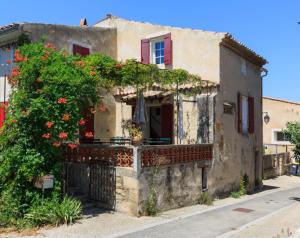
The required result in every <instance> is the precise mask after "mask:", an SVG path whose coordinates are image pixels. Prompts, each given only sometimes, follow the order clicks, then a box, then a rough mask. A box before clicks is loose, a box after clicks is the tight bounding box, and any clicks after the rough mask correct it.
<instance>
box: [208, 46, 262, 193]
mask: <svg viewBox="0 0 300 238" xmlns="http://www.w3.org/2000/svg"><path fill="white" fill-rule="evenodd" d="M220 52H221V54H220V68H221V71H220V75H221V84H220V90H219V93H218V96H217V97H216V101H217V102H216V109H215V110H216V119H215V141H214V160H213V165H212V168H211V170H210V172H209V179H208V181H209V187H210V188H211V189H212V190H214V191H215V193H216V194H218V193H223V192H229V191H230V190H231V189H232V188H234V187H238V185H239V181H240V176H241V175H244V174H247V175H248V176H249V180H250V188H253V186H254V182H255V176H256V178H257V179H260V178H261V174H262V168H261V159H262V116H261V115H262V104H261V78H260V70H259V67H257V66H255V65H253V64H252V63H250V62H248V61H244V60H243V59H242V58H241V57H240V56H239V55H237V54H236V53H234V52H232V51H231V50H229V49H227V48H225V47H224V46H222V45H221V46H220ZM245 63H246V69H247V74H246V75H244V74H243V73H242V65H245ZM238 92H240V93H241V94H243V95H249V96H252V97H254V111H255V112H254V113H255V133H254V134H248V135H242V134H240V133H238V131H237V110H236V108H237V93H238ZM224 102H230V103H233V104H234V105H235V110H234V113H233V114H224V112H223V110H224V109H223V103H224ZM255 158H256V160H257V162H256V165H255ZM255 166H256V167H255ZM255 174H256V175H255Z"/></svg>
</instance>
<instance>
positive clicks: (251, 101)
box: [248, 97, 255, 134]
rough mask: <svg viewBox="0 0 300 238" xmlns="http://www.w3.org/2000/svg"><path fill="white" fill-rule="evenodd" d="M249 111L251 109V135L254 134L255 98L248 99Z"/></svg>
mask: <svg viewBox="0 0 300 238" xmlns="http://www.w3.org/2000/svg"><path fill="white" fill-rule="evenodd" d="M248 109H249V114H248V116H249V130H248V132H249V134H253V133H254V124H255V123H254V119H255V117H254V113H255V112H254V98H253V97H248Z"/></svg>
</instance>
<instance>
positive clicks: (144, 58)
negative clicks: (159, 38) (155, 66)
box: [141, 39, 150, 64]
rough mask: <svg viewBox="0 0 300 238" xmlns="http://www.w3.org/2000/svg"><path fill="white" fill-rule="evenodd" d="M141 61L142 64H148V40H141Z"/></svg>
mask: <svg viewBox="0 0 300 238" xmlns="http://www.w3.org/2000/svg"><path fill="white" fill-rule="evenodd" d="M141 62H142V64H150V40H149V39H144V40H142V41H141Z"/></svg>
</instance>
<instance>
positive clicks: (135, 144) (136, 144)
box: [131, 136, 143, 146]
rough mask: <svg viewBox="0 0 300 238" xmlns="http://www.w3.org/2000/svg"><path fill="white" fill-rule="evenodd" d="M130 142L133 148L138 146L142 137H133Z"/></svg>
mask: <svg viewBox="0 0 300 238" xmlns="http://www.w3.org/2000/svg"><path fill="white" fill-rule="evenodd" d="M131 141H132V145H133V146H139V145H141V144H142V142H143V136H133V137H132V138H131Z"/></svg>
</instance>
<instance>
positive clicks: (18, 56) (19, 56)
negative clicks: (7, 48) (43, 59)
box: [14, 50, 28, 63]
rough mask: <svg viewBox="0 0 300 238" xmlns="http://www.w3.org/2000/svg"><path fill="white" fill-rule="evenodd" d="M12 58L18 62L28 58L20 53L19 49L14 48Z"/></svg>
mask: <svg viewBox="0 0 300 238" xmlns="http://www.w3.org/2000/svg"><path fill="white" fill-rule="evenodd" d="M14 60H15V62H17V63H18V62H22V61H27V60H28V59H27V58H26V57H23V56H22V55H21V52H20V50H16V51H15V53H14Z"/></svg>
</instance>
